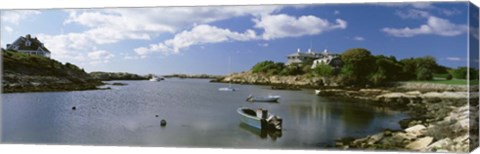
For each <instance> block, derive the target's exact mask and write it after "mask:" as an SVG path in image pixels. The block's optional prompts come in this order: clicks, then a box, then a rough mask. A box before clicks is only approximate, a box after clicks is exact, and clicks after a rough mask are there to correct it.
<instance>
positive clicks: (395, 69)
mask: <svg viewBox="0 0 480 154" xmlns="http://www.w3.org/2000/svg"><path fill="white" fill-rule="evenodd" d="M375 58H376V60H375V64H376V66H377V69H376V72H375V74H376V77H377V79H375V80H376V81H379V80H378V79H380V78H379V77H380V76H381V77H382V79H384V81H385V80H389V81H398V80H400V79H401V77H400V74H401V73H402V65H401V64H400V63H399V62H398V61H397V59H396V58H395V57H394V56H390V57H386V56H383V55H379V56H376V57H375ZM372 77H373V76H372ZM381 82H383V81H381Z"/></svg>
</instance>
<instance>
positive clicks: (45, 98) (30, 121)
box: [1, 79, 405, 148]
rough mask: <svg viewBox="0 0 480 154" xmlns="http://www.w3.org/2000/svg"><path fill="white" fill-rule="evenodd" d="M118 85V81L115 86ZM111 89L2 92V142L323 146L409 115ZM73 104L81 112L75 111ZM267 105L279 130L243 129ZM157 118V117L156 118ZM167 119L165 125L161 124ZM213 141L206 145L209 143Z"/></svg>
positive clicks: (294, 98)
mask: <svg viewBox="0 0 480 154" xmlns="http://www.w3.org/2000/svg"><path fill="white" fill-rule="evenodd" d="M116 82H119V81H116ZM120 82H124V83H127V84H128V85H126V86H121V87H118V88H114V89H112V90H100V91H75V92H47V93H19V94H2V108H1V110H2V115H1V116H2V121H1V122H2V123H1V127H2V129H1V131H2V132H1V137H2V138H1V140H2V142H4V143H39V144H87V145H139V146H177V147H178V146H190V147H191V146H195V147H245V148H251V147H254V148H318V147H319V146H321V145H324V143H325V144H329V143H334V140H335V139H338V138H342V137H345V136H351V137H354V136H366V135H369V134H371V133H374V132H377V131H380V130H383V129H384V128H390V129H395V128H397V127H399V126H398V124H397V123H396V122H397V121H399V120H400V119H403V118H405V116H404V115H403V114H399V113H395V112H389V111H388V110H385V109H382V108H374V107H371V106H361V105H360V103H348V102H344V101H336V100H328V99H325V98H322V97H319V96H315V95H313V94H312V92H311V91H306V90H305V91H274V90H271V89H265V88H262V86H252V85H236V87H238V88H239V90H238V91H236V92H235V93H223V92H219V91H218V90H217V89H218V87H221V86H224V85H223V84H221V83H210V82H208V80H174V79H171V80H170V79H169V80H165V81H162V82H160V83H152V82H148V81H120ZM251 93H253V94H255V95H259V96H265V95H269V94H276V95H281V96H282V98H281V100H280V101H281V103H247V102H245V97H246V96H248V95H249V94H251ZM72 106H76V107H77V109H76V110H75V111H72V109H71V108H72ZM241 106H244V107H249V108H264V109H267V110H269V112H271V113H274V114H275V115H278V116H280V117H282V118H283V128H284V129H283V130H282V131H281V132H262V131H260V130H257V129H252V128H249V126H247V127H245V126H242V125H239V123H240V120H239V115H238V114H237V113H236V109H237V108H238V107H241ZM155 115H159V117H155ZM160 119H166V120H167V123H168V124H167V126H166V127H165V128H161V127H160V126H159V120H160ZM206 139H208V140H206Z"/></svg>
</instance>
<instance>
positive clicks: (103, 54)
mask: <svg viewBox="0 0 480 154" xmlns="http://www.w3.org/2000/svg"><path fill="white" fill-rule="evenodd" d="M88 57H89V58H91V59H95V60H98V59H110V58H113V57H114V55H113V54H112V53H110V52H108V51H105V50H97V51H92V52H89V53H88Z"/></svg>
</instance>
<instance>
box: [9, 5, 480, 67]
mask: <svg viewBox="0 0 480 154" xmlns="http://www.w3.org/2000/svg"><path fill="white" fill-rule="evenodd" d="M0 28H1V30H0V34H1V37H0V42H1V46H2V47H3V48H5V47H6V44H8V43H12V42H13V41H15V40H16V39H17V38H18V37H19V36H25V35H26V34H31V35H32V36H35V37H37V38H38V39H39V40H40V41H42V42H43V43H44V44H45V46H46V47H47V48H48V49H49V50H50V51H51V56H52V58H53V59H56V60H58V61H60V62H63V63H65V62H70V63H73V64H75V65H77V66H79V67H81V68H84V69H85V70H86V71H87V72H92V71H108V72H130V73H137V74H148V73H154V74H173V73H186V74H202V73H206V74H216V75H222V74H227V73H231V72H241V71H247V70H249V69H250V68H251V67H252V66H253V65H255V64H256V63H258V62H260V61H264V60H272V61H276V62H286V61H287V58H286V56H287V55H288V54H291V53H294V52H296V51H297V49H300V50H301V51H302V52H306V51H307V50H308V49H309V48H311V49H312V50H313V51H318V52H321V51H323V50H325V49H327V50H328V51H329V52H333V53H342V52H344V51H346V50H348V49H351V48H366V49H368V50H369V51H371V52H372V54H374V55H379V54H383V55H387V56H390V55H391V56H395V57H397V59H403V58H410V57H421V56H427V55H430V56H433V57H435V58H436V59H437V62H438V63H439V64H441V65H445V66H448V67H454V68H455V67H459V66H466V65H467V52H468V44H467V42H468V41H467V40H468V38H469V37H468V36H469V35H468V30H469V26H468V3H465V2H455V3H451V2H450V3H445V2H441V3H427V2H417V3H369V4H318V5H260V6H223V7H222V6H220V7H219V6H216V7H147V8H105V9H68V10H66V9H44V10H3V11H1V24H0ZM473 39H476V40H477V41H478V34H477V35H475V36H474V37H473ZM476 61H478V59H476Z"/></svg>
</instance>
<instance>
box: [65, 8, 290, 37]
mask: <svg viewBox="0 0 480 154" xmlns="http://www.w3.org/2000/svg"><path fill="white" fill-rule="evenodd" d="M281 8H282V7H281V6H228V7H160V8H127V9H103V10H93V11H91V10H84V11H69V14H70V15H69V18H68V19H67V20H66V21H65V22H64V24H72V23H76V24H80V25H83V26H87V27H90V28H109V29H114V30H115V31H118V32H155V33H157V34H158V33H163V32H169V33H173V32H175V31H177V30H179V29H185V28H189V27H191V26H192V24H193V23H196V24H206V23H211V22H215V21H219V20H224V19H228V18H231V17H238V16H245V15H253V16H260V15H264V14H270V13H272V12H275V11H277V10H279V9H281ZM144 34H148V33H144Z"/></svg>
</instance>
